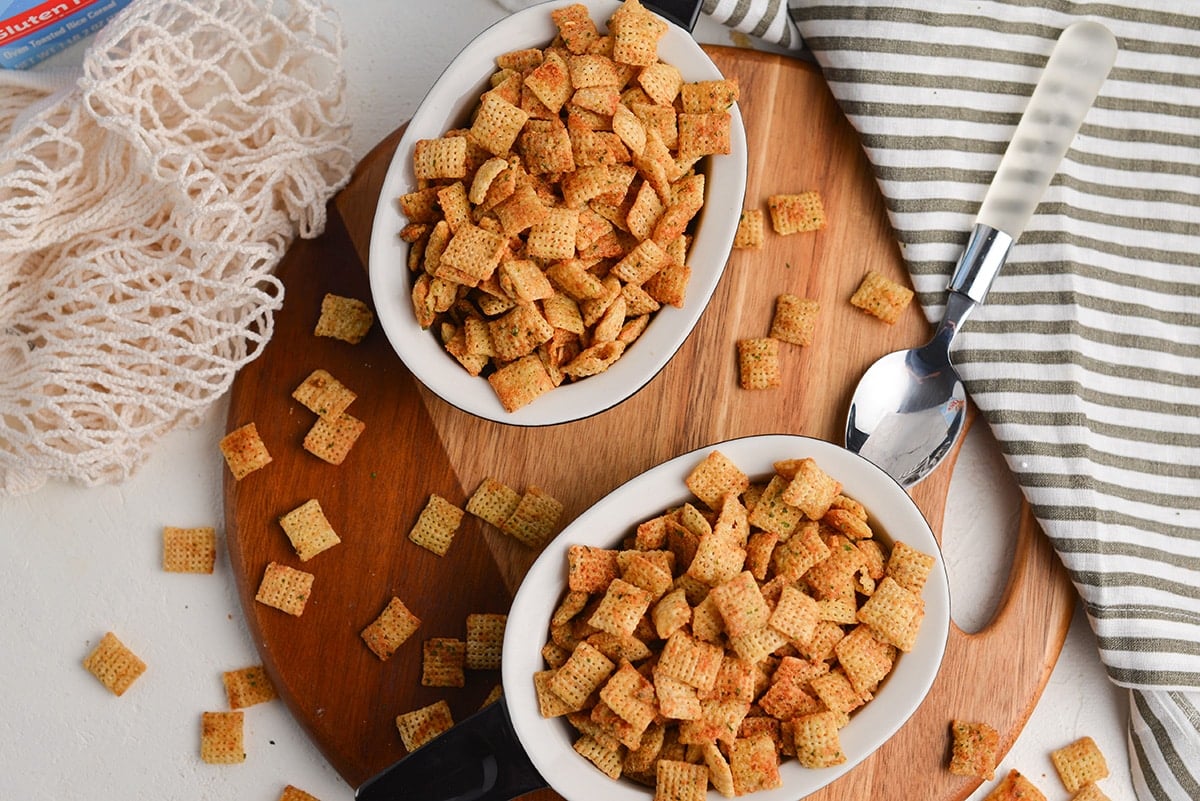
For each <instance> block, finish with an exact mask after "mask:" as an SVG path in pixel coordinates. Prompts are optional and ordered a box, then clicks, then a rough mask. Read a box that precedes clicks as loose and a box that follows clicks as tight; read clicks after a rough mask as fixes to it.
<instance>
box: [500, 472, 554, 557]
mask: <svg viewBox="0 0 1200 801" xmlns="http://www.w3.org/2000/svg"><path fill="white" fill-rule="evenodd" d="M562 512H563V505H562V503H560V502H559V501H558V500H557V499H556V498H554V497H553V496H551V495H549V494H547V493H546V492H545V491H544V490H542V489H541V488H539V487H528V488H527V489H526V490H525V494H523V495H522V496H521V500H520V502H519V503H518V504H517V508H516V509H514V510H513V513H512V514H511V515H509V516H508V518H507V519H506V520H505V521H504V523H503V525H501V526H500V530H501V531H503V532H504V533H505V534H507V535H509V536H510V537H514V538H516V539H517V540H520V541H521V542H523V543H524V544H526V545H528V546H529V547H530V548H540V547H541V546H542V545H543V544H544V543H545V542H546V540H547V539H549V538H550V535H551V534H553V533H554V529H555V527H556V526H557V525H558V519H559V517H560V516H562Z"/></svg>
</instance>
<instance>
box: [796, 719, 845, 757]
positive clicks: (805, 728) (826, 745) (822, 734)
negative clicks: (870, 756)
mask: <svg viewBox="0 0 1200 801" xmlns="http://www.w3.org/2000/svg"><path fill="white" fill-rule="evenodd" d="M838 729H839V726H838V713H836V712H834V711H832V710H828V711H825V712H814V713H813V714H811V715H804V716H802V717H799V718H796V719H795V721H793V725H792V739H793V740H794V742H795V746H796V759H797V760H798V761H799V762H800V764H801V765H803V766H804V767H806V768H826V767H830V766H831V765H840V764H842V763H843V762H845V761H846V754H845V752H843V751H842V743H841V737H840V735H839V732H838Z"/></svg>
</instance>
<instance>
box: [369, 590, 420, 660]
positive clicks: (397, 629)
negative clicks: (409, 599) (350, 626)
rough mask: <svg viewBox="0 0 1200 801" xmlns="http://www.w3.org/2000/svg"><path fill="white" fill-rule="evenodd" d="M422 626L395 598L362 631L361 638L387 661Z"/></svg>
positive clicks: (401, 602) (377, 654)
mask: <svg viewBox="0 0 1200 801" xmlns="http://www.w3.org/2000/svg"><path fill="white" fill-rule="evenodd" d="M420 625H421V620H420V619H419V618H418V617H417V616H416V615H414V614H413V613H412V612H410V611H409V610H408V607H407V606H405V605H404V602H403V601H401V600H400V599H399V598H396V597H394V596H393V597H392V599H391V600H390V601H388V604H387V606H386V607H384V610H383V611H382V612H380V613H379V617H377V618H375V620H373V621H371V623H370V624H369V625H368V626H367V627H366V628H365V629H363V630H362V633H361V636H362V638H363V642H365V643H366V644H367V647H368V648H370V649H371V650H372V651H374V652H375V655H376V656H377V657H379V658H380V659H382V660H384V661H386V660H387V659H388V657H390V656H391V655H392V654H394V653H395V652H396V649H397V648H399V647H400V645H401V644H402V643H403V642H404V641H405V640H407V639H408V638H409V637H410V636H411V635H412V633H413V632H414V631H416V630H417V628H418V627H419V626H420Z"/></svg>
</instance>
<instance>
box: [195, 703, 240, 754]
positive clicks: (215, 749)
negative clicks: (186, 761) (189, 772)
mask: <svg viewBox="0 0 1200 801" xmlns="http://www.w3.org/2000/svg"><path fill="white" fill-rule="evenodd" d="M243 714H244V713H242V712H240V711H239V712H204V713H202V714H201V715H200V758H201V759H202V760H204V761H205V762H207V763H209V764H210V765H233V764H236V763H239V762H245V761H246V748H245V746H244V745H243V742H242V728H243V726H242V724H243Z"/></svg>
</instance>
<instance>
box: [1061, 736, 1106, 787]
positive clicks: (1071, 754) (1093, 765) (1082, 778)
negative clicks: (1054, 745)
mask: <svg viewBox="0 0 1200 801" xmlns="http://www.w3.org/2000/svg"><path fill="white" fill-rule="evenodd" d="M1050 761H1051V762H1053V763H1054V770H1055V771H1056V772H1057V773H1058V777H1059V778H1060V779H1062V783H1063V787H1065V788H1066V790H1067V792H1068V793H1074V792H1076V791H1077V790H1080V789H1081V788H1083V787H1084V785H1087V784H1091V783H1092V782H1097V781H1100V780H1101V779H1103V778H1105V777H1106V776H1108V763H1107V762H1106V761H1105V759H1104V754H1103V753H1101V751H1100V747H1099V746H1098V745H1096V741H1095V740H1093V739H1092V738H1091V737H1081V738H1079V739H1078V740H1076V741H1075V742H1073V743H1071V744H1070V745H1066V746H1063V747H1062V748H1059V749H1058V750H1056V751H1052V752H1051V753H1050Z"/></svg>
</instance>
